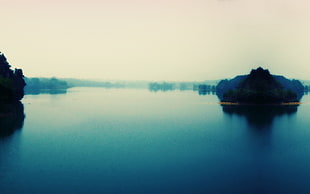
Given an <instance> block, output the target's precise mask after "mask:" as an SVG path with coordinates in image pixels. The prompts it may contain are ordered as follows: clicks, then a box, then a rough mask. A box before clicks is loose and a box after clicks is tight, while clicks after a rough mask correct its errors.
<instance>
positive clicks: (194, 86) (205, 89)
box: [148, 82, 216, 95]
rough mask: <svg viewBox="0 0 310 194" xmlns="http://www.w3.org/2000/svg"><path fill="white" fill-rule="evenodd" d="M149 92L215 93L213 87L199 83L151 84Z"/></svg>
mask: <svg viewBox="0 0 310 194" xmlns="http://www.w3.org/2000/svg"><path fill="white" fill-rule="evenodd" d="M148 88H149V90H150V91H152V92H157V91H173V90H180V91H185V90H191V91H198V92H199V94H200V95H206V94H211V93H213V94H214V93H215V90H216V87H215V85H208V84H201V83H199V82H151V83H149V87H148Z"/></svg>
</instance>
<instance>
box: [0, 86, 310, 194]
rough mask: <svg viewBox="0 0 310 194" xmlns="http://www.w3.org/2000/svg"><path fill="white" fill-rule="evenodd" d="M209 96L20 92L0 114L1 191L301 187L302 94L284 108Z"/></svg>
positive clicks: (305, 162) (306, 143)
mask: <svg viewBox="0 0 310 194" xmlns="http://www.w3.org/2000/svg"><path fill="white" fill-rule="evenodd" d="M217 101H218V99H217V97H216V96H212V95H209V96H199V95H198V94H197V93H195V92H191V91H187V92H179V91H175V92H157V93H153V92H149V91H148V90H133V89H103V88H72V89H70V90H68V92H67V93H66V94H57V95H48V94H42V95H27V96H25V98H24V99H23V101H22V103H23V105H24V106H23V107H22V106H21V105H16V106H14V107H13V108H12V109H13V110H14V111H13V113H14V114H13V115H15V116H7V115H2V116H1V117H0V125H1V126H0V127H1V129H4V128H5V129H6V132H3V134H2V133H1V137H0V189H1V193H263V192H264V193H310V184H309V180H310V128H309V126H310V117H309V113H310V104H309V102H310V96H304V98H303V102H304V104H302V105H300V106H299V107H298V108H297V109H294V108H290V109H288V110H287V109H285V110H283V109H279V107H271V108H270V107H260V108H253V107H252V109H251V108H248V107H246V108H238V109H235V108H224V109H223V107H221V106H220V105H218V104H217V103H216V102H217ZM23 113H24V114H25V119H24V117H23ZM16 115H17V116H16ZM20 128H21V129H20ZM14 129H16V130H14Z"/></svg>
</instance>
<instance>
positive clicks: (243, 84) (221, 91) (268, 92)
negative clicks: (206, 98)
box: [216, 67, 304, 104]
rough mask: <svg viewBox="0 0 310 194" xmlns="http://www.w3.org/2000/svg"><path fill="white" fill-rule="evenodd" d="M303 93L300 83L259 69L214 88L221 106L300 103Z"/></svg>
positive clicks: (225, 81)
mask: <svg viewBox="0 0 310 194" xmlns="http://www.w3.org/2000/svg"><path fill="white" fill-rule="evenodd" d="M303 93H304V87H303V85H302V84H301V82H300V81H298V80H289V79H287V78H285V77H284V76H279V75H271V74H270V72H269V70H267V69H263V68H261V67H259V68H257V69H253V70H252V71H251V72H250V74H249V75H240V76H237V77H235V78H233V79H231V80H222V81H220V82H219V84H218V85H217V87H216V94H217V96H218V97H219V99H220V100H221V102H222V103H223V104H225V103H227V104H232V103H235V104H288V103H292V104H294V103H298V102H299V101H300V99H301V97H302V95H303Z"/></svg>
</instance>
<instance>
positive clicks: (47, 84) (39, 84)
mask: <svg viewBox="0 0 310 194" xmlns="http://www.w3.org/2000/svg"><path fill="white" fill-rule="evenodd" d="M25 81H26V84H27V85H26V87H25V92H26V94H40V93H65V92H66V90H67V89H68V88H69V85H68V83H67V82H66V81H63V80H59V79H57V78H54V77H53V78H25Z"/></svg>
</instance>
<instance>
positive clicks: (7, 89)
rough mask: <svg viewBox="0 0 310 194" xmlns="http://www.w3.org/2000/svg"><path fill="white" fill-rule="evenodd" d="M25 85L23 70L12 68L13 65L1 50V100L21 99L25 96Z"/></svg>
mask: <svg viewBox="0 0 310 194" xmlns="http://www.w3.org/2000/svg"><path fill="white" fill-rule="evenodd" d="M24 87H25V81H24V76H23V71H22V70H21V69H15V70H14V71H13V70H11V65H9V63H8V62H7V59H6V57H5V56H4V55H3V54H2V53H1V52H0V102H7V101H18V100H21V99H22V98H23V97H24Z"/></svg>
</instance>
